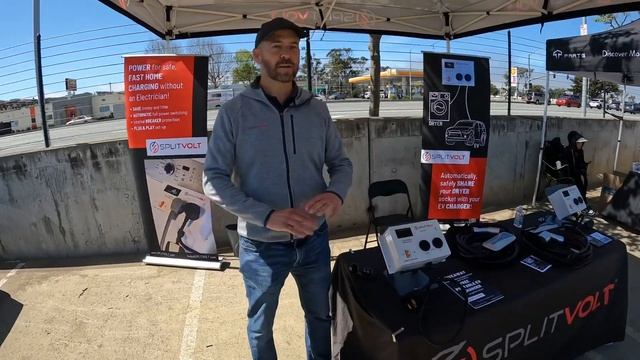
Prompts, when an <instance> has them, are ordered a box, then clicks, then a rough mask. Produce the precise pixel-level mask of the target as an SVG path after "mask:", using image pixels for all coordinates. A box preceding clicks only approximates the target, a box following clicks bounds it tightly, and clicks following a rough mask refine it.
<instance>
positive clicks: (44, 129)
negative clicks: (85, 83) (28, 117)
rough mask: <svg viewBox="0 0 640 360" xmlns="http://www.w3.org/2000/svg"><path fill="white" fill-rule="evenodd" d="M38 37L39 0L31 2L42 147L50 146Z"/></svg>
mask: <svg viewBox="0 0 640 360" xmlns="http://www.w3.org/2000/svg"><path fill="white" fill-rule="evenodd" d="M40 41H41V35H40V0H33V47H34V57H35V67H36V86H37V89H38V105H39V108H40V118H41V119H42V134H43V135H44V146H45V147H47V148H48V147H49V146H51V142H50V141H49V125H48V124H47V113H46V110H45V105H44V102H45V97H44V84H43V81H42V54H41V52H40V50H41V46H40V45H41V43H40ZM34 118H35V115H34Z"/></svg>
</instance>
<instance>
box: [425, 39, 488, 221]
mask: <svg viewBox="0 0 640 360" xmlns="http://www.w3.org/2000/svg"><path fill="white" fill-rule="evenodd" d="M489 84H490V75H489V59H487V58H479V57H472V56H465V55H454V54H441V53H428V52H425V53H424V98H423V102H424V103H423V116H422V118H423V119H422V152H421V159H420V162H421V167H422V176H421V177H422V188H423V189H424V193H426V200H427V204H428V206H427V218H429V219H438V220H470V219H478V218H479V217H480V213H481V209H482V192H483V188H484V177H485V169H486V164H487V149H488V145H489V124H490V121H489V106H490V97H489V96H490V93H489Z"/></svg>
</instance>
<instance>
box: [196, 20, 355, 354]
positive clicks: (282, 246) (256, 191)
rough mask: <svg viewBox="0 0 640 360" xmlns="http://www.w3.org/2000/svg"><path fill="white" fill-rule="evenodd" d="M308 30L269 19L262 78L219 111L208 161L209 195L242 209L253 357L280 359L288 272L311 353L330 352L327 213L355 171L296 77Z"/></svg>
mask: <svg viewBox="0 0 640 360" xmlns="http://www.w3.org/2000/svg"><path fill="white" fill-rule="evenodd" d="M304 35H305V33H304V31H303V30H302V29H301V28H299V27H298V26H296V25H295V24H294V23H292V22H290V21H288V20H285V19H283V18H276V19H273V20H271V21H269V22H267V23H264V24H263V25H262V27H261V28H260V31H259V32H258V34H257V36H256V41H255V49H254V50H253V59H254V61H255V62H256V63H257V64H259V65H260V67H261V72H260V76H259V77H258V78H257V79H256V80H255V81H254V82H253V84H252V85H251V87H250V88H249V89H247V90H245V91H243V92H242V93H241V94H240V95H239V96H237V97H235V98H234V99H232V100H230V101H228V102H227V103H225V104H224V106H223V107H222V109H220V112H219V113H218V117H217V119H216V122H215V125H214V127H213V134H212V136H211V140H210V142H209V148H208V151H207V158H206V161H205V167H204V176H203V186H204V190H205V193H206V194H207V195H208V196H209V197H210V198H211V199H212V200H213V201H214V202H216V203H217V204H218V205H220V206H221V207H222V208H224V209H225V210H227V211H229V212H231V213H233V214H235V215H237V216H238V233H239V235H240V272H241V273H242V276H243V279H244V284H245V289H246V295H247V299H248V303H249V309H248V311H247V316H248V326H247V333H248V337H249V345H250V347H251V354H252V356H253V359H260V360H263V359H276V358H277V355H276V349H275V345H274V342H273V331H272V328H273V320H274V317H275V313H276V309H277V307H278V298H279V295H280V290H281V288H282V286H283V284H284V281H285V279H286V278H287V276H288V275H289V274H290V273H291V274H292V275H293V277H294V279H295V281H296V283H297V285H298V291H299V295H300V302H301V305H302V308H303V310H304V313H305V325H306V326H305V342H306V347H307V358H308V359H329V358H330V356H331V343H330V318H329V300H328V294H329V285H330V275H331V274H330V270H331V269H330V250H329V242H328V233H327V224H326V222H325V220H326V219H328V218H330V217H332V216H334V215H335V214H336V213H337V212H338V211H339V210H340V208H341V207H342V204H343V201H344V199H345V198H346V196H347V192H348V190H349V187H350V186H351V177H352V171H353V169H352V164H351V161H350V160H349V159H348V158H347V157H346V155H345V152H344V150H343V147H342V141H341V139H340V135H339V133H338V131H337V129H336V127H335V125H334V124H333V122H332V120H331V116H330V115H329V110H328V108H327V106H326V105H325V104H324V103H323V102H321V101H319V100H317V99H314V98H313V96H312V95H311V94H310V93H309V92H307V91H305V90H303V89H299V88H298V87H297V86H296V83H295V81H294V80H295V77H296V73H297V71H298V66H299V62H300V48H299V42H300V39H301V38H302V37H304ZM324 165H326V166H327V170H328V173H329V176H330V182H329V184H328V185H327V183H326V182H325V180H324V178H323V173H322V169H323V166H324ZM232 174H233V179H232Z"/></svg>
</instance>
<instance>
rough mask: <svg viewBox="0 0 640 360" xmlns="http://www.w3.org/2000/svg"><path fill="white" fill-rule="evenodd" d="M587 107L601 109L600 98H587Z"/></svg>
mask: <svg viewBox="0 0 640 360" xmlns="http://www.w3.org/2000/svg"><path fill="white" fill-rule="evenodd" d="M589 108H591V109H593V108H596V109H602V99H591V100H589Z"/></svg>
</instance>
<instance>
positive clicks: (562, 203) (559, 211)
mask: <svg viewBox="0 0 640 360" xmlns="http://www.w3.org/2000/svg"><path fill="white" fill-rule="evenodd" d="M547 198H549V201H550V202H551V206H553V210H554V211H555V212H556V216H557V217H558V219H560V220H562V219H564V218H566V217H567V216H569V215H573V214H575V213H578V212H580V211H582V210H584V209H586V208H587V203H586V202H585V201H584V199H583V198H582V195H581V194H580V190H578V187H576V186H575V185H571V186H568V187H564V188H560V189H558V190H556V191H554V192H553V193H551V194H549V195H548V196H547Z"/></svg>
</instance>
